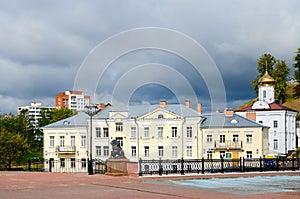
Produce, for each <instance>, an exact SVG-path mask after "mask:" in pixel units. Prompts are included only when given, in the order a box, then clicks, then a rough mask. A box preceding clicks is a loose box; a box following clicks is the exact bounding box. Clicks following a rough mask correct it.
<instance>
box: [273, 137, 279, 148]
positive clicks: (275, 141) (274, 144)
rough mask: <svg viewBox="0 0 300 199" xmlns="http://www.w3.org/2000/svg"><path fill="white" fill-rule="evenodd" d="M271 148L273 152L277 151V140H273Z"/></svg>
mask: <svg viewBox="0 0 300 199" xmlns="http://www.w3.org/2000/svg"><path fill="white" fill-rule="evenodd" d="M273 146H274V147H273V148H274V150H277V149H278V140H277V139H274V140H273Z"/></svg>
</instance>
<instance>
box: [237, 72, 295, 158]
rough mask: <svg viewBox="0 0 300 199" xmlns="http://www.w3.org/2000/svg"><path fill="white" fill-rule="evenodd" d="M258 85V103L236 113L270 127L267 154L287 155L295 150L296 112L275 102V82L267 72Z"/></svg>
mask: <svg viewBox="0 0 300 199" xmlns="http://www.w3.org/2000/svg"><path fill="white" fill-rule="evenodd" d="M258 83H259V86H258V101H256V102H255V103H254V104H253V105H251V106H248V107H245V108H242V109H240V110H237V111H236V113H237V114H239V115H241V116H243V117H246V118H249V119H252V120H254V121H256V122H258V123H259V124H262V125H264V126H268V127H270V129H269V153H270V154H275V155H287V154H288V153H290V152H292V151H294V150H295V149H296V116H297V111H295V110H292V109H290V108H287V107H285V106H283V105H281V104H278V103H276V102H275V98H274V91H275V88H274V83H275V80H274V79H273V78H272V77H271V76H270V75H269V74H268V72H267V71H266V72H265V74H264V75H263V76H262V77H261V78H260V79H259V82H258Z"/></svg>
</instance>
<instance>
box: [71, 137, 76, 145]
mask: <svg viewBox="0 0 300 199" xmlns="http://www.w3.org/2000/svg"><path fill="white" fill-rule="evenodd" d="M75 145H76V144H75V136H71V146H75Z"/></svg>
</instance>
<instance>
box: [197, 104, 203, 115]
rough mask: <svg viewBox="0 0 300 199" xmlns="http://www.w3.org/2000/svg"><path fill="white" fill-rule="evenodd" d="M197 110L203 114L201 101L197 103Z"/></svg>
mask: <svg viewBox="0 0 300 199" xmlns="http://www.w3.org/2000/svg"><path fill="white" fill-rule="evenodd" d="M197 111H198V113H200V114H202V104H200V103H198V104H197Z"/></svg>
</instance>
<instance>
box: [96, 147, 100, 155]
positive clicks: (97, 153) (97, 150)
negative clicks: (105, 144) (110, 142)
mask: <svg viewBox="0 0 300 199" xmlns="http://www.w3.org/2000/svg"><path fill="white" fill-rule="evenodd" d="M96 156H101V146H96Z"/></svg>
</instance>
